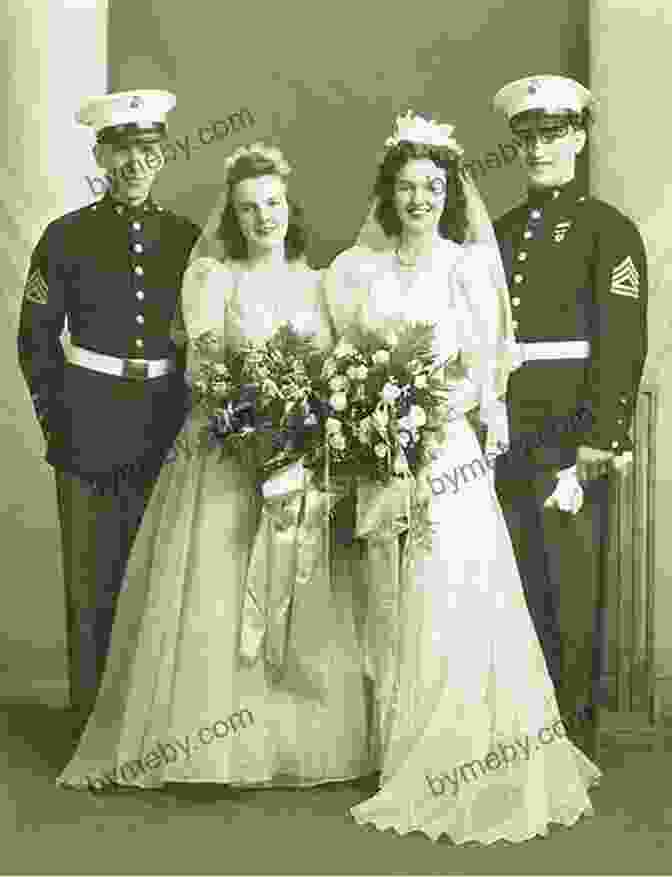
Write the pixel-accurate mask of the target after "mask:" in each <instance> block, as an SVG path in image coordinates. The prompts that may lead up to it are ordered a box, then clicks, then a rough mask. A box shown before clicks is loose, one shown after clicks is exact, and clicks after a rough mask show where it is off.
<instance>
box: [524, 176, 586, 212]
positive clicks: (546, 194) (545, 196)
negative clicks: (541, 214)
mask: <svg viewBox="0 0 672 877" xmlns="http://www.w3.org/2000/svg"><path fill="white" fill-rule="evenodd" d="M582 194H583V190H582V187H581V186H579V184H578V183H577V181H576V180H571V181H570V182H569V183H565V184H564V185H563V186H549V187H548V188H544V189H528V191H527V203H528V205H529V206H530V207H547V206H548V205H549V204H552V203H553V202H554V201H567V200H568V199H570V200H576V199H578V198H579V197H580V196H581V195H582Z"/></svg>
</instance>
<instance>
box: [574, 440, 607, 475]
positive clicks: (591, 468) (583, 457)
mask: <svg viewBox="0 0 672 877" xmlns="http://www.w3.org/2000/svg"><path fill="white" fill-rule="evenodd" d="M613 459H614V453H613V451H601V450H599V449H598V448H589V447H588V446H587V445H579V447H578V448H577V450H576V477H577V478H578V480H579V481H595V480H596V479H597V478H602V476H604V475H608V474H609V470H610V469H611V461H612V460H613Z"/></svg>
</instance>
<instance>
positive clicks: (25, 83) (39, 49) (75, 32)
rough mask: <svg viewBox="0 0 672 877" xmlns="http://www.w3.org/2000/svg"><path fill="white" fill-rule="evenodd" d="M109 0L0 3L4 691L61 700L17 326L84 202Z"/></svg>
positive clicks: (56, 580) (53, 587)
mask: <svg viewBox="0 0 672 877" xmlns="http://www.w3.org/2000/svg"><path fill="white" fill-rule="evenodd" d="M107 5H108V4H107V0H88V2H87V0H32V2H30V0H29V2H27V3H26V2H10V3H3V4H0V32H2V34H3V36H4V40H3V44H4V47H5V57H6V59H7V62H6V63H7V68H6V70H5V71H3V72H4V73H5V75H4V76H3V77H2V81H3V86H4V87H3V89H2V93H1V95H0V117H1V118H2V119H3V123H4V126H5V135H6V136H5V137H4V138H3V139H2V140H1V141H0V245H1V246H0V280H1V281H2V285H1V287H0V289H1V290H2V299H1V301H2V306H3V308H4V311H5V313H4V315H3V319H2V320H0V327H1V328H0V332H1V333H2V336H1V338H0V375H1V376H2V395H1V399H2V404H1V406H0V437H1V438H0V483H2V503H1V504H0V532H1V533H2V548H3V551H2V560H1V563H2V568H1V569H0V579H1V580H2V584H3V598H2V601H3V604H2V612H1V614H0V618H1V621H0V625H1V627H0V698H3V697H5V698H15V697H22V698H25V699H35V700H45V701H51V702H54V703H57V704H58V703H65V697H66V676H65V673H66V659H65V648H64V643H65V614H64V595H63V584H62V579H61V571H60V534H59V529H58V519H57V510H56V500H55V489H54V483H53V478H52V475H51V469H50V467H48V466H47V465H46V464H45V463H44V462H43V461H42V457H43V452H44V447H43V441H42V436H41V433H40V431H39V429H38V427H37V425H36V423H35V418H34V414H33V410H32V405H31V403H30V400H29V397H28V392H27V390H26V387H25V385H24V383H23V379H22V377H21V375H20V372H19V368H18V362H17V354H16V330H17V323H18V313H19V307H20V303H21V295H22V288H23V283H24V279H25V274H26V269H27V267H28V261H29V258H30V253H31V250H32V248H33V247H34V245H35V243H36V242H37V239H38V237H39V235H40V233H41V232H42V230H43V229H44V227H45V225H46V224H47V223H48V222H49V221H50V220H52V219H54V218H56V217H57V216H60V215H62V214H63V213H66V212H67V211H69V210H74V209H75V208H77V207H80V206H82V205H83V203H85V199H86V191H85V190H84V189H83V187H82V177H83V174H86V173H89V174H95V168H96V165H95V162H94V160H93V157H92V155H91V140H92V138H91V135H90V134H89V133H88V132H87V131H85V130H84V129H81V128H80V127H79V126H77V125H76V124H75V122H74V113H75V112H76V110H77V108H78V106H79V105H80V103H81V102H82V101H83V100H84V99H85V98H86V97H88V96H89V95H95V94H100V93H102V92H104V91H105V90H106V79H107V69H106V67H107V49H106V35H107Z"/></svg>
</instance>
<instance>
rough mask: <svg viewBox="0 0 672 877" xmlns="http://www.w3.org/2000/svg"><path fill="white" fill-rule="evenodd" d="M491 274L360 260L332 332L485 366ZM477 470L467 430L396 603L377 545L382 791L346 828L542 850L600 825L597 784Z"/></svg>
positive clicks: (343, 273)
mask: <svg viewBox="0 0 672 877" xmlns="http://www.w3.org/2000/svg"><path fill="white" fill-rule="evenodd" d="M489 258H490V256H489V252H488V248H487V247H484V246H482V245H470V246H465V247H461V246H458V245H457V244H454V243H452V242H450V241H443V242H442V243H441V244H440V245H439V246H438V247H437V248H436V249H435V251H434V253H433V255H432V257H431V260H430V262H429V263H428V264H426V265H425V267H424V268H423V270H421V271H420V270H417V271H410V272H409V271H408V270H404V269H403V268H401V266H400V265H399V262H398V260H397V259H396V256H395V254H394V253H391V252H383V253H381V252H374V251H372V250H369V249H367V248H365V247H361V246H357V247H354V248H352V249H351V250H348V251H346V252H345V253H343V254H341V255H340V256H339V257H338V258H337V259H336V260H335V262H334V264H333V265H332V267H331V269H330V270H329V273H328V275H327V283H326V288H327V295H328V302H329V307H330V309H331V312H332V317H333V319H334V322H335V324H336V327H337V329H338V330H339V331H342V330H343V329H344V328H345V327H346V326H347V324H348V323H349V322H350V321H352V320H356V321H357V320H359V321H364V322H365V323H366V324H367V325H368V326H369V327H370V328H373V329H382V330H394V329H396V328H398V327H399V325H400V324H402V323H403V322H404V321H409V320H410V321H417V320H422V321H429V322H433V323H435V324H436V327H437V337H438V339H439V346H440V351H439V352H440V353H441V355H442V358H446V357H448V356H449V355H450V354H452V353H454V352H455V351H456V350H458V349H461V350H462V351H463V352H464V355H465V358H466V360H467V361H471V362H476V361H477V360H478V355H479V351H478V349H477V345H478V337H477V336H478V333H477V332H475V330H474V327H473V325H471V324H470V317H469V314H470V313H472V314H473V313H474V302H480V303H481V304H480V305H478V306H477V307H476V310H478V309H479V308H480V310H481V312H483V308H484V304H483V303H487V301H488V295H489V294H490V290H489V285H492V281H491V279H490V277H491V274H490V271H489V268H488V259H489ZM490 300H492V301H494V297H493V296H490ZM465 385H466V383H465ZM481 458H482V452H481V450H480V446H479V443H478V441H477V439H476V436H475V433H474V431H473V429H472V427H471V426H470V424H469V422H468V421H467V420H466V418H465V417H460V418H459V419H457V420H456V421H455V422H454V423H453V424H452V427H451V430H450V436H449V440H448V442H447V443H446V445H445V447H444V448H443V452H442V456H441V457H440V459H439V460H438V461H437V462H436V463H435V464H433V466H432V475H433V476H434V477H435V478H440V477H441V476H443V475H444V473H446V474H447V475H448V478H449V479H452V482H451V480H447V479H445V478H444V481H443V484H444V489H443V490H441V488H440V487H439V485H440V482H439V481H435V482H433V484H434V488H435V494H436V495H432V501H431V518H432V520H433V521H434V522H435V525H436V532H435V534H434V536H433V543H432V549H431V552H430V553H425V552H423V551H422V550H421V549H417V550H414V551H412V552H410V553H409V554H407V555H406V560H407V566H406V569H405V571H403V567H402V572H401V574H400V578H399V590H398V593H396V594H395V593H392V591H393V590H394V589H393V588H392V589H391V588H390V580H391V579H392V578H394V577H393V576H390V575H388V574H387V573H386V572H383V573H382V575H381V571H382V570H384V569H385V563H382V566H381V567H380V569H378V568H377V564H378V560H377V558H382V559H384V557H385V553H384V550H382V553H381V544H382V543H378V544H376V543H375V540H372V541H370V543H369V554H370V561H369V563H370V572H369V577H370V588H371V593H370V602H371V606H372V609H371V610H370V611H371V612H373V613H375V616H374V619H375V620H374V624H373V625H372V626H371V631H372V632H371V635H370V637H369V652H370V654H369V667H370V668H373V675H374V676H375V684H376V687H377V692H378V708H379V714H380V725H379V733H380V737H381V740H380V743H381V747H382V754H383V760H382V776H381V788H380V791H379V792H378V793H377V794H376V795H375V796H373V797H372V798H370V799H368V800H366V801H364V802H363V803H361V804H359V805H358V806H356V807H354V808H353V810H352V813H353V815H354V818H355V820H356V821H357V822H358V823H370V824H372V825H374V826H375V827H376V828H378V829H387V828H392V829H394V830H395V831H396V832H398V833H399V834H406V833H408V832H412V831H421V832H424V833H425V834H426V835H428V836H429V837H430V838H432V839H434V840H435V839H437V838H438V837H439V836H441V835H442V834H446V835H448V836H449V837H450V838H451V839H452V840H453V841H454V842H455V843H465V842H467V841H478V842H480V843H484V844H488V843H492V842H494V841H496V840H498V839H502V838H505V839H507V840H509V841H523V840H526V839H528V838H531V837H533V836H535V835H545V834H546V833H547V832H548V826H549V824H550V823H561V824H563V825H571V824H572V823H574V822H575V821H576V820H577V819H579V817H580V816H581V815H582V814H584V813H586V814H588V813H591V812H592V811H591V803H590V800H589V797H588V794H587V791H586V790H587V788H588V787H589V786H590V785H591V784H593V783H594V782H595V781H596V780H597V778H598V777H599V775H600V771H599V770H598V768H597V767H596V766H595V765H594V764H593V763H592V762H591V761H590V760H589V759H588V758H587V757H586V756H585V755H584V754H583V753H582V752H581V751H580V750H579V749H577V748H576V746H574V744H573V743H571V742H570V741H569V740H568V739H566V737H565V732H564V729H563V727H562V725H560V724H558V723H557V719H558V717H559V711H558V706H557V702H556V698H555V694H554V690H553V686H552V683H551V680H550V678H549V675H548V673H547V670H546V666H545V662H544V658H543V655H542V651H541V648H540V645H539V642H538V639H537V636H536V634H535V631H534V628H533V626H532V622H531V620H530V615H529V613H528V610H527V606H526V603H525V598H524V594H523V590H522V586H521V581H520V577H519V574H518V570H517V567H516V563H515V560H514V554H513V550H512V546H511V542H510V539H509V534H508V531H507V528H506V525H505V522H504V518H503V516H502V512H501V510H500V506H499V503H498V500H497V497H496V494H495V489H494V484H493V475H492V471H491V469H489V468H488V467H487V466H486V465H485V464H484V465H483V466H481V465H480V464H478V463H476V464H475V465H473V466H470V465H469V464H472V463H473V461H478V460H479V459H481ZM460 466H462V467H463V469H462V470H460V469H459V467H460ZM453 485H456V487H454V486H453ZM456 488H457V489H456ZM394 538H395V539H396V537H394ZM384 547H385V546H384V544H383V549H384ZM384 628H387V630H388V631H392V634H391V635H390V636H387V637H386V635H385V634H384V632H381V631H383V629H384ZM395 630H396V631H397V634H396V636H395V635H394V631H395ZM554 723H556V724H554ZM507 746H508V747H513V750H512V749H511V748H508V749H507V748H505V747H507ZM513 751H515V752H516V753H517V757H516V758H514V756H513V754H512V752H513ZM493 753H494V754H493ZM525 753H527V757H526V754H525ZM507 762H511V763H510V764H508V763H507Z"/></svg>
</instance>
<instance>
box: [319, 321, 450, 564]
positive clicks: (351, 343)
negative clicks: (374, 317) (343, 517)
mask: <svg viewBox="0 0 672 877" xmlns="http://www.w3.org/2000/svg"><path fill="white" fill-rule="evenodd" d="M463 375H464V370H463V366H462V364H461V362H460V361H459V357H455V358H453V359H451V360H450V361H447V362H443V361H440V359H439V356H438V354H437V353H436V345H435V327H434V326H433V325H432V324H430V323H422V322H415V323H407V324H405V325H404V326H402V327H400V328H399V330H398V331H397V332H396V333H394V332H390V333H387V334H382V333H380V332H375V331H372V330H369V329H365V328H363V327H354V326H353V327H352V328H351V329H350V330H349V331H348V332H346V333H345V335H344V337H343V339H342V340H341V341H340V342H339V344H338V345H337V346H336V348H335V349H334V351H333V352H332V354H331V355H330V356H329V357H327V358H326V359H325V361H324V364H323V367H322V372H321V374H320V377H319V380H318V382H317V391H318V395H319V396H320V398H321V399H322V401H323V403H324V409H325V415H326V416H325V421H324V431H325V438H326V442H324V443H322V444H321V445H319V446H317V445H316V446H315V447H314V449H313V454H312V457H311V458H310V462H311V463H312V464H313V465H314V466H315V467H316V468H317V467H318V466H319V465H320V464H322V463H323V457H324V455H325V454H326V453H328V454H329V464H330V465H329V471H330V474H331V476H332V477H334V478H337V479H354V480H355V481H357V480H365V481H373V482H378V483H380V484H381V485H384V484H386V483H389V482H390V480H391V479H392V478H395V477H403V476H417V475H418V474H419V472H420V470H421V469H422V468H423V467H424V466H425V465H427V464H428V463H430V462H431V461H432V460H433V459H435V457H436V455H437V452H438V449H439V448H440V447H441V446H442V445H443V444H444V442H445V440H446V432H445V428H446V425H447V423H448V422H449V421H450V420H451V418H452V410H451V404H450V398H451V385H452V387H454V386H455V382H457V381H458V380H459V379H460V378H461V377H463ZM327 446H328V449H327ZM415 495H416V494H415V492H413V496H415ZM413 509H414V510H413V514H412V518H413V526H412V532H413V535H414V536H415V537H416V540H417V541H418V542H419V543H422V544H424V545H425V547H429V546H430V545H431V531H432V526H431V523H430V521H429V518H428V513H427V508H426V505H422V506H421V505H420V504H418V503H417V501H414V502H413Z"/></svg>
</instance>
